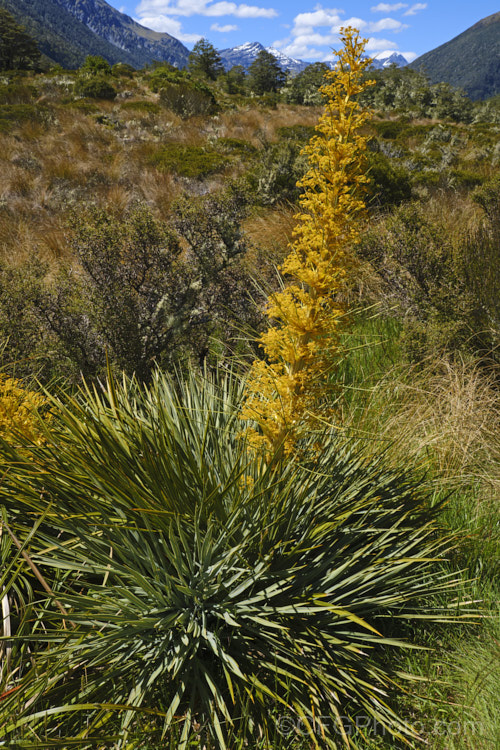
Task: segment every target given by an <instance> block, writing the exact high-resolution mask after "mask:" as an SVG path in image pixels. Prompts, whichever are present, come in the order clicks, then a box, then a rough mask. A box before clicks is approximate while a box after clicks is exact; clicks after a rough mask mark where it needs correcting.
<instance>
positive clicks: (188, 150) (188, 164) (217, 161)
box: [149, 143, 228, 179]
mask: <svg viewBox="0 0 500 750" xmlns="http://www.w3.org/2000/svg"><path fill="white" fill-rule="evenodd" d="M149 163H150V164H151V165H153V166H154V167H156V168H157V169H159V170H160V171H161V172H169V173H173V174H178V175H180V176H181V177H192V178H194V179H202V178H203V177H208V175H210V174H214V173H215V172H222V170H223V169H224V168H225V167H226V166H227V165H228V159H227V157H225V156H223V155H222V154H220V153H219V152H218V151H216V150H215V149H214V148H212V147H210V146H184V145H182V144H179V143H167V144H165V145H164V146H162V147H161V148H160V149H159V150H158V151H157V152H156V153H155V154H153V155H152V156H151V157H150V159H149Z"/></svg>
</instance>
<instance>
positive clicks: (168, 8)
mask: <svg viewBox="0 0 500 750" xmlns="http://www.w3.org/2000/svg"><path fill="white" fill-rule="evenodd" d="M137 13H138V14H139V15H140V17H141V18H144V17H145V16H149V15H153V14H154V15H156V14H157V15H158V16H188V17H189V16H194V15H200V16H236V17H237V18H275V17H276V16H277V15H278V12H277V11H276V10H275V9H274V8H261V7H258V6H256V5H246V4H245V3H242V4H241V5H238V4H237V3H233V2H227V0H221V2H216V3H213V2H210V0H141V2H140V4H139V5H138V7H137ZM142 23H144V21H142Z"/></svg>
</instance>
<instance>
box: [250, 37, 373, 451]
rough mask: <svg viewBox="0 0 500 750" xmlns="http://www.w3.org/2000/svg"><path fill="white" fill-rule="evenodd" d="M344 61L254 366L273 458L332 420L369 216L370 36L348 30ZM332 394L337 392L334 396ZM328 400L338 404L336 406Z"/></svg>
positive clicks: (327, 91)
mask: <svg viewBox="0 0 500 750" xmlns="http://www.w3.org/2000/svg"><path fill="white" fill-rule="evenodd" d="M341 39H342V42H343V48H342V50H341V51H340V52H339V53H338V61H337V66H336V69H335V70H334V71H331V72H329V73H327V74H326V76H325V78H326V83H325V84H324V85H323V86H322V88H321V91H322V93H323V96H324V98H325V101H326V104H325V110H324V113H323V114H322V116H321V117H320V119H319V121H318V124H317V125H316V133H317V135H314V136H313V137H312V138H311V140H310V142H309V144H308V145H307V146H306V147H305V149H304V153H306V154H307V155H308V157H309V169H308V171H307V173H306V174H305V175H304V177H303V178H302V179H301V180H300V181H299V182H298V183H297V184H298V186H299V187H302V188H303V194H302V196H301V198H300V204H301V212H300V213H299V214H297V216H296V217H295V218H296V219H297V220H298V224H297V226H296V228H295V231H294V242H293V244H292V245H291V247H290V254H289V255H288V257H287V258H286V259H285V261H284V262H283V264H282V266H281V267H280V272H281V274H282V275H283V276H284V277H287V278H289V279H290V283H289V284H288V285H287V286H286V287H285V288H284V289H283V290H282V291H279V292H276V293H275V294H272V295H271V296H270V297H269V299H268V304H267V309H266V315H267V317H268V318H269V320H270V321H271V322H272V325H271V327H270V328H269V330H268V331H266V332H265V333H264V334H263V335H262V336H261V337H260V344H261V346H262V348H263V349H264V353H265V360H263V361H256V362H254V363H253V365H252V368H251V370H250V373H249V377H248V381H247V386H246V395H245V401H244V404H243V408H242V413H241V416H242V418H243V419H251V420H255V421H256V422H257V423H258V425H259V427H260V430H253V429H252V430H249V432H248V434H249V439H250V443H251V445H252V446H254V447H255V448H257V449H263V450H264V451H265V452H266V453H267V454H268V456H274V455H276V453H277V452H279V451H283V452H284V453H285V454H288V453H291V452H292V451H293V450H294V447H295V445H296V442H297V440H298V439H299V438H300V437H301V435H303V434H304V433H305V432H306V431H307V430H310V429H314V428H317V427H318V426H320V425H321V424H323V425H324V424H325V422H326V421H329V422H331V420H332V416H333V409H332V406H331V401H332V399H331V398H330V399H329V398H328V390H329V388H328V381H329V379H330V380H331V374H332V371H333V369H334V368H335V365H336V363H337V362H338V360H339V357H340V332H341V330H342V326H343V324H344V321H345V316H346V310H345V309H344V307H343V305H342V304H341V303H340V302H339V300H338V293H339V292H340V291H341V290H342V288H343V287H344V286H345V283H346V277H348V275H349V272H350V270H351V268H352V265H353V262H354V260H353V256H352V253H351V249H352V247H353V246H354V245H355V244H356V243H357V242H358V241H359V231H360V225H361V221H362V219H363V218H364V215H365V208H366V207H365V203H364V201H363V195H364V192H365V189H366V183H367V182H368V181H369V180H368V177H367V176H366V164H365V151H366V143H367V138H366V136H364V135H362V134H361V128H362V127H363V125H364V124H365V123H366V121H367V120H368V119H369V114H368V112H366V111H365V110H363V109H362V108H361V107H360V105H359V104H358V101H357V96H358V94H359V93H360V92H362V91H363V90H364V89H365V88H366V87H367V86H370V85H372V84H373V83H375V82H374V81H367V80H363V78H364V76H363V74H364V72H365V70H366V68H367V67H368V66H369V65H370V63H371V60H369V59H367V58H363V57H362V53H363V50H364V48H365V44H366V39H359V36H358V32H357V31H356V30H355V29H353V28H351V27H347V28H345V29H342V31H341ZM330 396H331V393H330ZM329 402H330V403H329Z"/></svg>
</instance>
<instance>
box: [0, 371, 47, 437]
mask: <svg viewBox="0 0 500 750" xmlns="http://www.w3.org/2000/svg"><path fill="white" fill-rule="evenodd" d="M46 405H47V402H46V399H45V398H44V397H43V396H42V395H41V394H40V393H35V392H34V391H28V390H26V389H25V388H24V387H23V386H22V384H21V382H20V381H19V380H17V379H16V378H9V377H7V376H6V375H4V374H0V437H2V438H3V439H4V440H6V441H7V442H10V443H12V442H17V440H16V436H17V435H23V436H24V437H25V438H27V439H28V440H30V441H31V442H33V443H36V444H37V445H40V444H41V443H42V442H43V437H42V432H43V430H42V428H41V423H40V419H39V416H38V410H39V409H41V408H43V407H45V406H46Z"/></svg>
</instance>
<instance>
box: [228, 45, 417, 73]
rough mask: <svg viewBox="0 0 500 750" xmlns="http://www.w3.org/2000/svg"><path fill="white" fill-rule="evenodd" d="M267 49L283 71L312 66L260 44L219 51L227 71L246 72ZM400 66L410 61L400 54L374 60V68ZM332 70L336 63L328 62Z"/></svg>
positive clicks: (295, 70)
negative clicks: (238, 68) (238, 70)
mask: <svg viewBox="0 0 500 750" xmlns="http://www.w3.org/2000/svg"><path fill="white" fill-rule="evenodd" d="M263 49H265V50H266V51H267V52H270V53H271V55H273V56H274V57H275V58H276V60H277V61H278V63H279V64H280V66H281V68H282V69H283V70H289V71H290V72H291V73H294V74H295V73H300V72H301V71H302V70H304V68H307V66H308V65H310V64H311V63H310V62H305V61H304V60H297V59H296V58H295V57H289V56H288V55H285V54H284V53H283V52H281V51H280V50H279V49H276V47H264V45H263V44H260V42H245V44H240V45H239V46H238V47H229V48H228V49H223V50H219V55H220V56H221V58H222V62H223V64H224V67H225V68H226V70H229V69H230V68H233V67H234V66H235V65H242V66H243V67H244V68H245V70H248V68H249V67H250V65H251V64H252V63H253V61H254V60H255V58H256V57H257V55H258V54H259V52H262V50H263ZM392 64H395V65H398V66H399V67H401V66H403V65H407V64H408V60H406V58H404V57H403V55H400V54H399V53H398V52H393V53H392V54H390V55H389V56H388V57H377V58H376V59H374V60H373V67H374V68H386V67H388V66H389V65H392ZM327 65H330V66H331V67H332V68H333V67H334V65H335V62H333V61H332V62H331V63H330V62H327Z"/></svg>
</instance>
